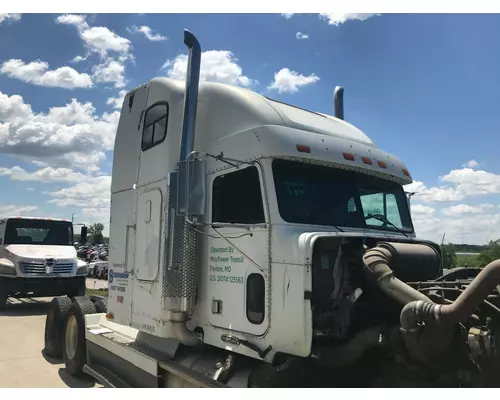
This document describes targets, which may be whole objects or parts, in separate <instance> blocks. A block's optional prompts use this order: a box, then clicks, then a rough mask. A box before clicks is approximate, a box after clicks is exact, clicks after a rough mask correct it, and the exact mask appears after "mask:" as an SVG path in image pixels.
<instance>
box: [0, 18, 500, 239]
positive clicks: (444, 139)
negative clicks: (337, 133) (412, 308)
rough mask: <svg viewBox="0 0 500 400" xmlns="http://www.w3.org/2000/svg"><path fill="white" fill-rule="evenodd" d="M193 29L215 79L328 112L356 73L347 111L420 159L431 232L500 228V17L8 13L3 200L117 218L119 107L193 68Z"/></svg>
mask: <svg viewBox="0 0 500 400" xmlns="http://www.w3.org/2000/svg"><path fill="white" fill-rule="evenodd" d="M186 28H187V29H190V30H191V31H193V32H194V33H195V34H196V35H197V37H198V38H199V39H200V42H201V45H202V49H203V51H206V52H207V53H205V54H204V55H203V57H202V64H203V65H202V79H205V80H221V81H223V82H227V83H232V84H237V85H240V86H244V87H248V88H250V89H252V90H255V91H257V92H259V93H262V94H265V95H266V96H270V97H274V98H276V99H278V100H281V101H285V102H288V103H292V104H296V105H298V106H301V107H304V108H308V109H311V110H314V111H319V112H325V113H332V110H333V100H332V94H333V88H334V86H335V85H342V86H343V87H344V88H345V106H346V110H345V117H346V119H347V120H349V121H350V122H351V123H353V124H354V125H356V126H358V127H359V128H360V129H362V130H363V131H365V132H366V133H367V134H368V135H369V136H370V137H371V138H372V139H373V140H374V141H375V142H376V143H377V145H379V146H380V147H381V148H383V149H384V150H386V151H389V152H392V153H395V154H397V155H398V156H399V157H401V158H403V159H404V160H405V162H406V163H407V165H408V167H409V169H410V172H411V173H412V175H413V178H414V180H415V182H414V183H413V184H412V185H411V186H410V187H409V189H412V190H416V191H417V192H418V194H416V195H415V196H414V197H413V207H412V209H413V211H412V212H413V216H414V219H415V225H416V228H417V234H418V235H419V236H421V237H424V238H429V239H433V240H438V241H440V239H441V235H442V234H443V233H445V232H446V241H453V242H462V240H463V241H464V242H469V243H484V242H486V241H488V240H491V239H498V238H500V228H499V227H500V207H499V204H500V203H499V201H498V200H499V199H500V197H499V195H498V194H499V193H500V166H499V164H498V162H495V161H496V158H495V156H496V154H497V152H498V150H497V148H498V143H499V139H498V137H499V135H498V133H499V128H500V122H499V119H498V118H497V110H498V109H499V106H500V100H499V97H498V93H500V79H499V78H498V76H499V75H498V74H499V72H498V71H500V44H498V40H497V38H498V36H499V35H500V16H499V15H467V14H462V15H458V14H457V15H445V14H440V15H438V14H436V15H430V14H406V15H403V14H390V15H387V14H385V15H361V14H326V15H322V16H320V15H318V14H294V15H280V14H239V15H236V14H233V15H231V14H229V15H217V14H212V15H194V14H192V15H186V14H184V15H183V14H175V15H173V14H171V15H168V14H158V15H152V14H148V15H139V14H86V15H74V14H22V15H13V14H9V15H6V14H0V138H1V139H2V140H1V142H0V184H2V187H3V188H4V190H2V197H1V200H0V213H9V214H11V213H13V214H16V213H27V214H38V215H40V214H43V215H52V216H59V217H66V218H71V214H72V213H75V214H76V215H75V220H77V221H78V222H87V223H88V222H98V221H99V222H103V223H104V224H105V225H106V224H107V222H108V218H109V207H108V203H109V182H110V176H109V174H110V171H111V162H112V147H113V137H114V132H115V129H116V123H117V120H118V112H119V109H118V108H116V107H115V105H119V106H121V103H120V100H119V99H120V97H121V96H123V93H124V91H126V90H130V89H132V88H134V87H135V86H137V85H140V84H142V83H144V82H145V81H147V80H148V79H150V78H152V77H154V76H172V77H182V76H183V73H184V70H185V64H186V62H185V54H186V49H185V46H184V44H183V40H182V39H183V37H182V35H183V30H184V29H186ZM75 57H80V58H81V59H80V60H76V59H75ZM113 99H116V100H113ZM490 224H491V226H490Z"/></svg>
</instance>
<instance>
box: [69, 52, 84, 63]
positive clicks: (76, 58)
mask: <svg viewBox="0 0 500 400" xmlns="http://www.w3.org/2000/svg"><path fill="white" fill-rule="evenodd" d="M87 58H88V54H87V55H86V56H85V57H84V56H76V57H75V58H73V59H72V60H71V61H70V63H72V64H76V63H79V62H80V61H85V60H86V59H87Z"/></svg>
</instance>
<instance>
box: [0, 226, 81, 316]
mask: <svg viewBox="0 0 500 400" xmlns="http://www.w3.org/2000/svg"><path fill="white" fill-rule="evenodd" d="M81 236H82V239H81V240H80V241H81V242H85V241H86V237H87V227H85V226H83V227H82V230H81ZM86 275H87V263H85V262H84V261H82V260H79V259H78V258H77V254H76V249H75V247H74V246H73V224H72V223H71V221H67V220H63V219H55V218H36V217H9V218H0V307H2V306H4V305H5V303H6V301H7V298H8V297H45V296H61V295H68V296H80V295H84V294H85V277H86Z"/></svg>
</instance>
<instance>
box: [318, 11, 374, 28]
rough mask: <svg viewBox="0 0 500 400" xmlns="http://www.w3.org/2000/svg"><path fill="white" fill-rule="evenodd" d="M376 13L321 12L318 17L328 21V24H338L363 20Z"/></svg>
mask: <svg viewBox="0 0 500 400" xmlns="http://www.w3.org/2000/svg"><path fill="white" fill-rule="evenodd" d="M375 15H377V14H360V13H321V14H319V17H320V18H321V19H323V20H325V21H327V22H328V25H335V26H339V25H341V24H343V23H345V22H347V21H365V20H367V19H368V18H371V17H373V16H375Z"/></svg>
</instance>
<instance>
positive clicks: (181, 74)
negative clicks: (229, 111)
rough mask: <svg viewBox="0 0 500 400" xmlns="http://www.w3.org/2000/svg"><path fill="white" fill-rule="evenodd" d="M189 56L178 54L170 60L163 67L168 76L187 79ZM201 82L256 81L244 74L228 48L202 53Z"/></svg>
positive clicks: (237, 82) (241, 84)
mask: <svg viewBox="0 0 500 400" xmlns="http://www.w3.org/2000/svg"><path fill="white" fill-rule="evenodd" d="M187 64H188V56H187V55H185V54H180V55H178V56H177V57H176V58H175V59H173V60H168V61H167V62H166V63H165V64H164V65H163V67H162V69H165V70H166V71H167V76H169V77H170V78H174V79H180V80H185V79H186V71H187ZM200 81H201V82H221V83H227V84H231V85H237V86H244V87H247V86H250V85H252V84H254V83H256V81H253V80H252V79H250V78H248V77H247V76H245V75H243V69H242V68H241V67H240V66H239V65H238V59H237V58H236V57H235V56H234V55H233V53H231V52H230V51H227V50H209V51H204V52H202V54H201V71H200Z"/></svg>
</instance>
